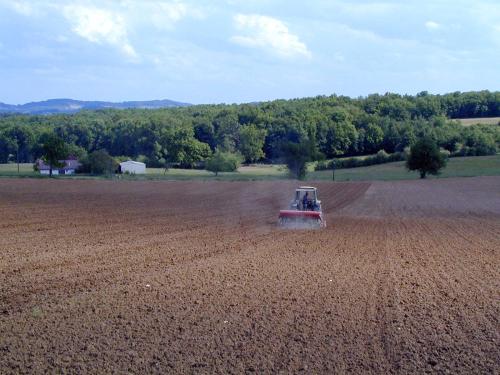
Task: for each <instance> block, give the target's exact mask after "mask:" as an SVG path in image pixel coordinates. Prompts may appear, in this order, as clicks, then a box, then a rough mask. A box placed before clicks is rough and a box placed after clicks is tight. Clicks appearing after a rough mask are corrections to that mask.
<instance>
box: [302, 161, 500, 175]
mask: <svg viewBox="0 0 500 375" xmlns="http://www.w3.org/2000/svg"><path fill="white" fill-rule="evenodd" d="M498 175H500V155H494V156H476V157H461V158H451V159H449V160H448V165H447V167H446V168H445V169H443V171H442V173H441V174H440V175H439V176H429V178H436V177H438V178H443V177H472V176H498ZM418 178H419V175H418V173H417V172H408V171H407V170H406V168H405V163H404V162H403V161H400V162H395V163H386V164H378V165H372V166H369V167H359V168H350V169H339V170H337V171H335V181H375V180H382V181H387V180H414V179H418ZM308 179H310V180H331V179H332V171H331V170H327V171H318V172H310V173H308Z"/></svg>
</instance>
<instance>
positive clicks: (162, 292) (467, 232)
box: [0, 177, 500, 374]
mask: <svg viewBox="0 0 500 375" xmlns="http://www.w3.org/2000/svg"><path fill="white" fill-rule="evenodd" d="M315 185H316V186H318V188H319V193H320V197H321V199H322V201H323V204H324V207H325V212H326V219H327V224H328V227H327V228H326V229H323V230H313V231H311V230H309V231H307V230H299V231H291V230H280V229H278V228H277V227H276V221H277V214H278V210H279V209H280V208H283V207H286V205H287V202H288V199H289V197H290V196H291V194H292V191H293V189H294V188H295V186H296V184H295V183H294V182H250V183H248V182H242V183H240V182H124V181H116V182H113V181H61V180H57V181H49V180H5V179H4V180H0V234H1V235H0V373H2V374H6V373H7V374H8V373H42V372H50V373H59V372H69V373H87V372H91V373H126V372H131V373H139V374H142V373H172V372H175V373H244V372H257V373H271V372H272V373H275V372H280V371H282V372H284V373H296V372H300V371H303V372H305V373H345V372H352V373H378V374H385V373H402V374H406V373H423V372H433V373H447V372H449V373H464V374H471V373H496V374H498V373H500V349H499V344H500V324H499V317H500V293H499V291H500V267H499V266H500V178H498V177H493V178H469V179H443V180H430V181H411V182H405V181H403V182H377V183H373V184H369V183H335V184H334V183H318V184H315Z"/></svg>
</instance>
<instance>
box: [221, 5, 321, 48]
mask: <svg viewBox="0 0 500 375" xmlns="http://www.w3.org/2000/svg"><path fill="white" fill-rule="evenodd" d="M234 22H235V25H236V28H237V29H238V30H239V31H241V32H243V33H244V35H236V36H233V37H231V41H232V42H234V43H237V44H240V45H242V46H245V47H254V48H263V49H266V50H269V51H271V52H274V53H276V54H277V55H279V56H281V57H285V58H289V57H296V56H302V57H307V58H310V57H311V52H310V51H309V50H308V48H307V46H306V45H305V44H304V43H303V42H301V41H300V40H299V38H298V36H297V35H294V34H291V33H290V31H289V30H288V27H287V26H286V25H285V24H284V23H283V22H282V21H280V20H278V19H276V18H272V17H268V16H262V15H258V14H238V15H236V16H235V17H234Z"/></svg>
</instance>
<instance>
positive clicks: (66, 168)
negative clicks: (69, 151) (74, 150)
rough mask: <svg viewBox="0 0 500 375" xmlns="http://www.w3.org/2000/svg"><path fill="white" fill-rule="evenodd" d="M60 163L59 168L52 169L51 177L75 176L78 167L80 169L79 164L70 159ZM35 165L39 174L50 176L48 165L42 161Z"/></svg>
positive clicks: (75, 160)
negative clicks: (61, 175)
mask: <svg viewBox="0 0 500 375" xmlns="http://www.w3.org/2000/svg"><path fill="white" fill-rule="evenodd" d="M59 163H61V165H62V166H61V167H53V168H52V175H54V176H57V175H60V174H75V172H76V170H77V169H78V167H80V165H81V164H80V162H79V161H78V160H77V159H76V158H74V157H70V158H68V159H67V160H59ZM36 165H37V167H38V170H39V171H40V174H44V175H49V174H50V165H48V164H45V163H44V161H43V160H42V159H39V160H37V161H36Z"/></svg>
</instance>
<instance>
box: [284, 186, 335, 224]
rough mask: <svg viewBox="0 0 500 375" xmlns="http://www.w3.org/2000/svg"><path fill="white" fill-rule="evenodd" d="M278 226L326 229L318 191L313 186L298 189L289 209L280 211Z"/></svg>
mask: <svg viewBox="0 0 500 375" xmlns="http://www.w3.org/2000/svg"><path fill="white" fill-rule="evenodd" d="M278 224H279V225H280V226H282V227H291V228H324V227H326V221H325V219H324V218H323V211H322V210H321V201H320V200H318V192H317V189H316V188H315V187H312V186H300V187H299V188H297V189H296V190H295V196H294V198H293V199H292V201H291V202H290V207H289V209H287V210H281V211H280V214H279V220H278Z"/></svg>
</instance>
